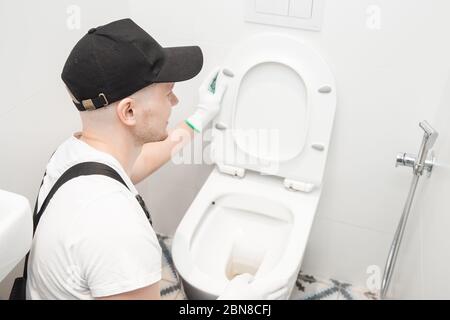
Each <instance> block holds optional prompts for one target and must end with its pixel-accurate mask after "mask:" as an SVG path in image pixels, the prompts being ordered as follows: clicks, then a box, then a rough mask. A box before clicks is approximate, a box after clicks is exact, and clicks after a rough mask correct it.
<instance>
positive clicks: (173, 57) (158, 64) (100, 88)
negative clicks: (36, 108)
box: [61, 19, 203, 111]
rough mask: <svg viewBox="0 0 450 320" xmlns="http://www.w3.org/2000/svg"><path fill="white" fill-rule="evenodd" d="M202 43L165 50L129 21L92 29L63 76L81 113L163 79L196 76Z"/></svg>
mask: <svg viewBox="0 0 450 320" xmlns="http://www.w3.org/2000/svg"><path fill="white" fill-rule="evenodd" d="M202 65H203V54H202V51H201V49H200V48H199V47H198V46H188V47H171V48H163V47H161V45H160V44H159V43H158V42H157V41H156V40H155V39H153V38H152V37H151V36H150V35H149V34H148V33H147V32H145V31H144V30H143V29H142V28H141V27H139V26H138V25H137V24H136V23H134V22H133V21H132V20H131V19H122V20H117V21H114V22H111V23H109V24H106V25H104V26H100V27H97V28H92V29H90V30H89V31H88V33H87V34H86V35H84V36H83V38H81V39H80V41H78V43H77V44H76V45H75V47H74V48H73V49H72V51H71V52H70V55H69V57H68V58H67V61H66V63H65V65H64V68H63V71H62V74H61V78H62V80H63V81H64V83H65V84H66V86H67V88H68V89H69V91H70V93H71V94H72V99H73V101H74V104H75V106H76V107H77V109H78V110H80V111H85V110H95V109H98V108H101V107H104V106H107V105H108V104H109V103H112V102H115V101H117V100H120V99H123V98H125V97H127V96H129V95H131V94H133V93H134V92H136V91H139V90H140V89H142V88H144V87H146V86H148V85H150V84H152V83H160V82H178V81H184V80H188V79H191V78H193V77H195V76H196V75H197V74H198V73H199V72H200V70H201V69H202Z"/></svg>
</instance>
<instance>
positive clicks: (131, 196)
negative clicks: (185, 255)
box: [27, 136, 161, 299]
mask: <svg viewBox="0 0 450 320" xmlns="http://www.w3.org/2000/svg"><path fill="white" fill-rule="evenodd" d="M85 161H96V162H102V163H104V164H107V165H109V166H110V167H112V168H113V169H115V170H116V171H117V172H118V173H119V174H120V176H121V177H122V179H123V180H124V181H125V182H126V184H127V186H128V187H129V189H130V190H131V192H130V190H128V189H127V188H126V187H125V186H124V185H123V184H121V183H120V182H118V181H116V180H114V179H112V178H109V177H106V176H101V175H91V176H81V177H77V178H74V179H72V180H70V181H68V182H66V183H65V184H64V185H63V186H61V187H60V189H59V190H58V191H57V192H56V193H55V195H54V196H53V198H52V200H51V201H50V203H49V204H48V206H47V209H46V210H45V212H44V214H43V215H42V217H41V219H40V221H39V224H38V227H37V230H36V233H35V235H34V239H33V244H32V246H31V253H30V258H29V263H28V279H27V299H94V298H95V297H102V296H109V295H114V294H119V293H123V292H128V291H132V290H136V289H139V288H143V287H146V286H149V285H151V284H153V283H156V282H158V281H159V280H160V279H161V247H160V246H159V243H158V239H157V237H156V234H155V232H154V230H153V228H152V227H151V225H150V223H149V221H148V220H147V217H146V216H145V213H144V211H143V210H142V208H141V206H140V205H139V203H138V201H137V200H136V198H135V195H136V194H137V191H136V188H135V187H134V185H133V183H132V182H131V180H130V178H129V177H128V175H127V174H126V173H125V171H124V169H123V168H122V167H121V165H120V163H119V162H118V161H117V160H116V159H115V158H114V157H113V156H111V155H109V154H107V153H105V152H101V151H98V150H96V149H95V148H93V147H91V146H89V145H88V144H86V143H85V142H83V141H81V140H79V139H78V138H76V137H75V136H72V137H70V138H69V139H67V140H66V141H65V142H64V143H63V144H61V145H60V146H59V148H58V149H57V150H56V152H55V154H54V155H53V156H52V158H51V159H50V161H49V163H48V165H47V174H46V176H45V178H44V183H43V185H42V187H41V190H40V192H39V207H40V206H41V204H42V202H43V201H44V199H45V197H46V196H47V194H48V192H49V191H50V189H51V188H52V186H53V184H54V183H55V182H56V180H57V179H58V178H59V177H60V176H61V175H62V174H63V173H64V172H65V171H66V170H67V169H69V168H70V167H71V166H73V165H75V164H77V163H80V162H85Z"/></svg>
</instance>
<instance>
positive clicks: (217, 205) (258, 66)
mask: <svg viewBox="0 0 450 320" xmlns="http://www.w3.org/2000/svg"><path fill="white" fill-rule="evenodd" d="M226 66H227V67H229V68H230V69H231V70H232V71H233V72H234V73H235V76H234V77H233V78H231V79H229V80H228V81H229V84H228V90H227V92H226V95H225V97H224V100H223V103H222V108H221V112H220V115H219V116H218V117H217V119H216V121H215V123H214V124H213V133H212V136H213V140H212V144H211V146H212V148H211V150H212V151H211V157H212V159H213V161H214V162H215V163H216V165H217V166H216V168H215V169H214V170H213V172H212V173H211V175H210V176H209V177H208V179H207V181H206V182H205V184H204V185H203V187H202V188H201V190H200V192H199V193H198V195H197V197H196V198H195V199H194V201H193V203H192V204H191V206H190V208H189V209H188V211H187V212H186V214H185V216H184V217H183V219H182V221H181V223H180V225H179V226H178V228H177V230H176V232H175V236H174V240H173V244H172V254H173V260H174V264H175V267H176V269H177V270H178V272H179V274H180V277H181V279H182V280H183V285H184V289H185V291H186V293H187V295H188V297H189V298H191V299H214V298H216V297H217V296H219V295H220V294H221V293H222V292H223V290H224V288H225V287H226V285H227V283H228V281H229V280H230V279H232V278H233V277H234V276H235V275H237V274H241V273H251V274H253V275H254V276H255V281H260V282H264V281H271V279H273V278H283V279H289V280H288V281H287V283H286V286H287V287H288V288H289V291H290V290H291V289H292V287H293V285H294V284H295V279H296V276H297V273H298V271H299V269H300V266H301V262H302V258H303V254H304V251H305V248H306V244H307V241H308V236H309V232H310V229H311V226H312V223H313V219H314V215H315V212H316V209H317V205H318V202H319V198H320V194H321V182H322V176H323V171H324V167H325V163H326V155H327V152H328V146H329V140H330V135H331V129H332V123H333V119H334V111H335V106H336V94H335V85H334V80H333V77H332V74H331V72H330V70H329V68H328V67H327V65H326V63H325V62H324V61H323V60H322V59H321V57H320V56H319V55H318V54H317V53H316V52H314V51H313V50H311V49H310V48H309V47H308V46H306V45H305V44H304V43H302V42H300V41H298V40H297V39H295V38H291V37H287V36H284V35H278V34H264V35H260V36H257V37H254V38H251V39H249V40H248V41H246V42H245V43H244V44H242V45H241V46H239V47H238V48H237V49H236V50H234V52H233V53H232V54H231V55H230V58H229V59H228V61H227V64H226ZM243 132H244V133H243ZM248 132H250V133H251V134H250V135H249V134H248ZM254 133H255V134H256V135H252V134H254ZM260 133H262V136H263V137H267V135H265V134H267V133H269V135H271V137H272V136H275V137H276V139H275V140H271V139H272V138H269V139H261V138H260V136H259V134H260ZM272 133H274V134H272ZM255 137H256V140H255V139H254V138H255ZM252 139H253V140H252ZM258 139H259V140H258ZM262 140H264V141H263V142H264V143H266V144H267V142H268V141H269V142H273V143H272V147H269V148H261V147H260V148H259V149H258V148H256V147H255V146H261V141H262ZM264 143H263V144H264ZM274 145H275V146H276V147H275V148H274V147H273V146H274ZM261 149H263V150H261ZM285 298H287V297H285Z"/></svg>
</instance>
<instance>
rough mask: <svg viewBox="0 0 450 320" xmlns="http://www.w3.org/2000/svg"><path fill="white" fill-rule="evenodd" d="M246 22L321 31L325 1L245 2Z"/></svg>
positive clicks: (259, 0)
mask: <svg viewBox="0 0 450 320" xmlns="http://www.w3.org/2000/svg"><path fill="white" fill-rule="evenodd" d="M244 5H245V21H247V22H255V23H262V24H268V25H275V26H281V27H288V28H296V29H306V30H314V31H320V29H321V28H322V20H323V11H324V8H325V0H245V2H244Z"/></svg>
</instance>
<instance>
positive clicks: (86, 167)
mask: <svg viewBox="0 0 450 320" xmlns="http://www.w3.org/2000/svg"><path fill="white" fill-rule="evenodd" d="M88 175H103V176H107V177H110V178H112V179H114V180H117V181H119V182H120V183H121V184H123V185H124V186H125V187H126V188H127V189H129V188H128V186H127V184H126V183H125V181H124V180H123V179H122V177H121V176H120V174H118V173H117V171H116V170H114V169H113V168H111V167H110V166H108V165H106V164H104V163H100V162H82V163H78V164H76V165H74V166H72V167H70V168H69V169H67V171H66V172H64V173H63V174H62V176H61V177H59V179H58V180H57V181H56V183H55V184H54V185H53V187H52V189H51V190H50V192H49V193H48V195H47V197H46V198H45V200H44V202H43V203H42V205H41V207H40V209H39V211H38V212H37V207H38V200H37V199H36V203H35V206H34V213H33V235H34V233H35V232H36V228H37V225H38V223H39V220H40V219H41V217H42V214H43V213H44V211H45V209H46V208H47V206H48V204H49V203H50V200H51V199H52V197H53V196H54V194H55V193H56V191H58V189H59V188H60V187H61V186H62V185H63V184H64V183H66V182H67V181H69V180H72V179H74V178H76V177H80V176H88ZM44 177H45V174H44ZM43 182H44V178H43V179H42V182H41V186H42V184H43ZM136 200H137V201H138V203H139V205H140V206H141V208H142V210H143V211H144V213H145V215H146V217H147V219H148V221H149V222H150V224H152V219H151V217H150V213H149V211H148V209H147V206H146V205H145V202H144V200H143V199H142V197H141V196H140V195H136ZM29 255H30V253H29V252H28V254H27V256H26V257H25V267H24V270H23V277H24V278H26V277H27V271H28V257H29Z"/></svg>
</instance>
